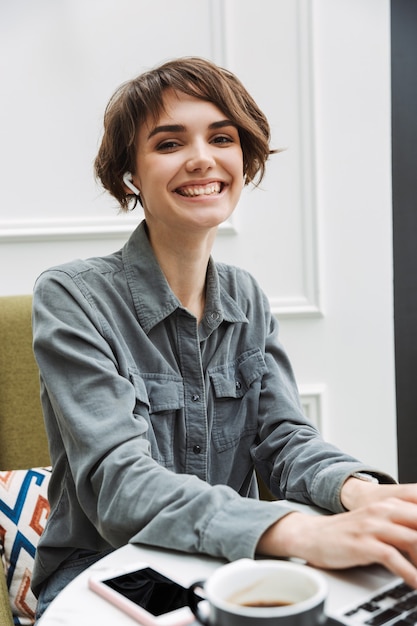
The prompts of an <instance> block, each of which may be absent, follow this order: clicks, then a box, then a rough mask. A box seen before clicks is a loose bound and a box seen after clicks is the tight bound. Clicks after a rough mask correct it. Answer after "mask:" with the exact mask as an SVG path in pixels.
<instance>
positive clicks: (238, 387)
mask: <svg viewBox="0 0 417 626" xmlns="http://www.w3.org/2000/svg"><path fill="white" fill-rule="evenodd" d="M235 385H236V389H242V383H241V382H240V380H237V381H236V382H235Z"/></svg>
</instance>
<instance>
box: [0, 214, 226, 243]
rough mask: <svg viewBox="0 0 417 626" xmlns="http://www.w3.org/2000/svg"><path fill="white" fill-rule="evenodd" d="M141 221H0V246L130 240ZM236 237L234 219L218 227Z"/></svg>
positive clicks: (137, 218)
mask: <svg viewBox="0 0 417 626" xmlns="http://www.w3.org/2000/svg"><path fill="white" fill-rule="evenodd" d="M141 219H142V217H141V216H140V215H138V214H136V216H135V217H134V218H133V217H131V216H130V215H125V214H121V215H116V216H115V217H110V218H106V219H103V218H100V219H94V218H88V219H82V218H79V219H62V220H59V219H41V220H0V242H3V243H26V242H29V241H31V242H32V241H35V242H36V241H51V242H54V241H79V240H80V239H91V240H97V239H119V238H120V237H126V238H127V237H129V235H130V234H131V233H132V232H133V230H134V229H135V228H136V226H137V225H138V224H139V222H140V221H141ZM236 233H237V230H236V226H235V224H234V221H233V218H231V219H229V220H228V221H227V222H225V223H224V224H221V225H220V227H219V234H220V235H224V234H227V235H235V234H236Z"/></svg>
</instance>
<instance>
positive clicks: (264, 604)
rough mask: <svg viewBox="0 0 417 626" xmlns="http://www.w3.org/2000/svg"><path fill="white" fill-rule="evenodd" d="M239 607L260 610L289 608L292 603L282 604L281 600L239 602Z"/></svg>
mask: <svg viewBox="0 0 417 626" xmlns="http://www.w3.org/2000/svg"><path fill="white" fill-rule="evenodd" d="M239 604H240V606H256V607H261V608H267V607H268V608H270V607H274V606H289V605H290V604H294V602H284V601H282V600H258V601H256V600H254V601H252V602H239Z"/></svg>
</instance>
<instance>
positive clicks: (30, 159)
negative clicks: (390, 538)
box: [0, 0, 396, 474]
mask: <svg viewBox="0 0 417 626" xmlns="http://www.w3.org/2000/svg"><path fill="white" fill-rule="evenodd" d="M173 6H174V7H175V10H172V9H173ZM389 39H390V38H389V0H258V2H257V3H254V2H252V0H199V2H195V0H176V1H175V3H173V2H172V0H152V1H150V0H60V2H56V0H37V2H36V3H34V2H32V0H14V2H13V3H7V5H6V3H2V4H0V67H1V77H2V80H1V81H0V99H1V102H2V115H1V116H0V145H1V149H0V294H12V293H27V292H30V291H31V290H32V285H33V282H34V280H35V278H36V276H37V275H38V274H39V273H40V272H41V271H42V269H44V268H45V267H49V266H50V265H53V264H56V263H61V262H63V261H66V260H69V259H72V258H74V257H76V256H80V257H86V256H91V255H94V254H103V253H107V252H109V251H111V250H114V249H116V248H118V247H119V246H120V245H122V243H123V242H124V241H125V239H126V237H127V235H128V233H129V232H130V231H131V230H132V228H133V226H134V224H135V223H136V222H137V220H138V216H137V215H135V214H133V215H128V216H124V215H123V216H121V215H117V210H116V208H115V206H114V203H113V201H112V200H110V199H108V198H106V197H105V196H103V195H102V194H101V191H100V189H98V187H97V186H96V185H95V183H94V181H93V178H92V162H93V159H94V156H95V152H96V149H97V145H98V140H99V135H100V129H101V122H102V113H103V110H104V106H105V104H106V102H107V100H108V98H109V96H110V95H111V93H112V92H113V91H114V89H115V88H116V86H117V85H119V84H120V83H121V82H122V81H124V80H126V79H128V78H130V77H132V76H134V75H136V74H137V73H139V72H140V71H142V70H143V69H146V68H148V67H150V66H154V65H155V64H157V63H159V62H161V61H163V60H165V59H167V58H171V57H174V56H180V55H190V54H192V55H201V56H206V57H209V58H212V59H214V60H215V61H217V62H219V63H221V64H224V65H227V66H228V67H230V69H232V70H233V71H235V72H236V73H237V74H238V75H239V76H240V77H241V79H242V80H243V82H244V83H245V84H246V85H247V87H248V88H249V90H250V91H251V92H252V93H253V95H254V96H255V99H256V100H257V101H258V102H259V104H260V105H261V107H262V108H263V109H264V110H265V112H266V113H267V115H268V117H269V118H270V121H271V126H272V132H273V142H274V145H276V146H279V147H286V148H287V150H286V151H285V152H283V153H282V154H280V155H277V156H274V157H273V158H272V159H271V161H270V164H269V168H268V175H267V177H266V179H265V181H264V183H263V184H262V189H260V190H256V191H248V192H246V193H245V194H244V196H243V198H242V201H241V203H240V206H239V209H238V211H237V212H236V215H235V216H234V218H233V219H232V220H231V222H230V223H229V224H228V225H227V227H226V228H225V229H223V230H222V231H221V233H220V235H219V238H218V241H217V244H216V247H215V256H216V257H217V258H221V259H224V260H227V261H230V262H234V263H237V264H239V265H243V266H245V267H247V268H248V269H249V270H250V271H252V272H253V273H254V274H255V275H256V277H257V278H258V279H259V280H260V282H261V284H262V285H263V287H264V289H265V290H266V292H267V294H268V296H269V297H270V300H271V303H272V306H273V308H274V311H275V312H276V314H277V315H278V317H279V319H280V320H281V329H282V339H283V341H284V343H285V345H286V347H287V349H288V352H289V353H290V356H291V359H292V362H293V364H294V367H295V371H296V375H297V379H298V381H299V384H300V390H301V392H302V397H303V402H304V404H305V407H306V411H307V412H308V413H309V414H310V415H311V416H312V418H313V419H315V420H316V421H317V423H318V425H319V427H320V428H321V430H322V431H323V433H324V435H325V436H326V437H327V438H328V439H330V440H332V441H333V442H334V443H336V444H337V445H340V446H341V447H343V448H345V449H347V450H348V451H349V452H351V453H353V454H355V455H357V456H359V457H361V458H363V459H367V460H369V461H370V462H372V463H375V464H376V465H378V466H381V467H384V468H386V469H387V470H388V471H390V472H391V473H393V474H396V432H395V385H394V353H393V312H392V311H393V303H392V249H391V172H390V75H389V68H390V58H389V55H390V43H389Z"/></svg>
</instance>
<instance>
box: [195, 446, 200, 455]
mask: <svg viewBox="0 0 417 626" xmlns="http://www.w3.org/2000/svg"><path fill="white" fill-rule="evenodd" d="M193 452H194V454H200V452H201V446H194V447H193Z"/></svg>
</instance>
